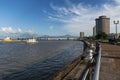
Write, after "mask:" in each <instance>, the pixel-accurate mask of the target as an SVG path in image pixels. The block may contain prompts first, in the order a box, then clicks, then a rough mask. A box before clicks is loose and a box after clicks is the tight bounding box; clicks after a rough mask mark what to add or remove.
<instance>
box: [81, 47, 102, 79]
mask: <svg viewBox="0 0 120 80" xmlns="http://www.w3.org/2000/svg"><path fill="white" fill-rule="evenodd" d="M97 48H98V51H97V52H96V54H95V57H94V60H95V65H94V66H92V69H94V70H93V71H94V72H92V73H91V75H89V71H90V68H91V66H90V67H89V68H88V69H86V71H85V73H84V75H83V77H82V80H99V73H100V60H101V47H97ZM92 62H93V61H92ZM88 77H89V78H88Z"/></svg>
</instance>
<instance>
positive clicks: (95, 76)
mask: <svg viewBox="0 0 120 80" xmlns="http://www.w3.org/2000/svg"><path fill="white" fill-rule="evenodd" d="M100 60H101V47H99V51H98V56H97V58H96V65H95V68H94V74H93V79H92V80H99V73H100Z"/></svg>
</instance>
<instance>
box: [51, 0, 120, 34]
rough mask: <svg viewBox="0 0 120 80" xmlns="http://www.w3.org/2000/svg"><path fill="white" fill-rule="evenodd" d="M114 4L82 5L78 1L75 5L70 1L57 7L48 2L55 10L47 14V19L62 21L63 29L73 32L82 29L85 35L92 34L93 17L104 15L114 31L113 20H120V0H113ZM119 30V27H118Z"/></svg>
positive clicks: (119, 30) (75, 32)
mask: <svg viewBox="0 0 120 80" xmlns="http://www.w3.org/2000/svg"><path fill="white" fill-rule="evenodd" d="M114 2H115V4H108V3H105V4H103V5H102V6H91V5H83V4H82V3H79V4H78V5H75V4H73V3H71V2H70V1H68V2H67V4H70V5H69V6H68V7H67V8H66V7H57V6H54V5H53V4H50V6H51V8H52V9H53V10H54V11H55V12H56V13H53V15H50V16H49V19H52V20H56V21H60V22H63V23H64V29H66V30H67V31H68V32H70V33H73V34H78V35H79V32H80V31H84V32H85V34H87V35H92V30H93V26H94V25H95V18H97V17H99V16H101V15H106V16H107V17H110V20H111V24H110V25H111V32H115V31H114V30H115V29H114V28H115V27H114V24H113V20H120V0H114ZM118 32H120V28H118Z"/></svg>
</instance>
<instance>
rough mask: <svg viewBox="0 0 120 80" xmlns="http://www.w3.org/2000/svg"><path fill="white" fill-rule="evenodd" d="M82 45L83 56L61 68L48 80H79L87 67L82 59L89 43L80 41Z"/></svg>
mask: <svg viewBox="0 0 120 80" xmlns="http://www.w3.org/2000/svg"><path fill="white" fill-rule="evenodd" d="M82 42H83V43H84V49H83V54H82V55H80V56H78V58H76V59H75V60H73V61H72V62H71V63H70V64H68V65H66V66H65V67H63V68H62V69H61V70H60V71H59V72H57V73H56V74H54V75H53V76H52V77H50V79H49V80H69V79H70V80H73V79H79V78H80V77H81V75H82V74H83V72H84V70H85V69H86V67H87V66H88V62H86V63H84V61H83V58H84V57H85V56H86V50H87V48H88V46H89V42H86V41H82Z"/></svg>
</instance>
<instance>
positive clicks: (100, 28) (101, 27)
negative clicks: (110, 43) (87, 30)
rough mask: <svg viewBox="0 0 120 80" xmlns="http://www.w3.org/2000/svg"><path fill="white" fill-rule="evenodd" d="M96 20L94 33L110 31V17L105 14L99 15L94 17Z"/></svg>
mask: <svg viewBox="0 0 120 80" xmlns="http://www.w3.org/2000/svg"><path fill="white" fill-rule="evenodd" d="M95 21H96V35H97V34H98V33H101V32H105V33H106V34H109V33H110V18H107V17H106V16H99V18H96V19H95Z"/></svg>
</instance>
